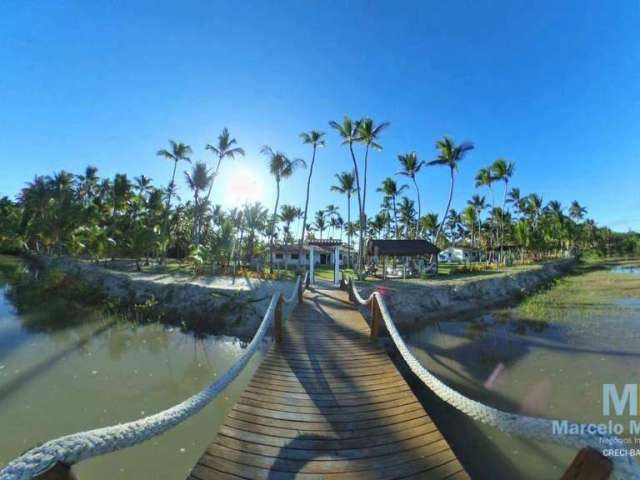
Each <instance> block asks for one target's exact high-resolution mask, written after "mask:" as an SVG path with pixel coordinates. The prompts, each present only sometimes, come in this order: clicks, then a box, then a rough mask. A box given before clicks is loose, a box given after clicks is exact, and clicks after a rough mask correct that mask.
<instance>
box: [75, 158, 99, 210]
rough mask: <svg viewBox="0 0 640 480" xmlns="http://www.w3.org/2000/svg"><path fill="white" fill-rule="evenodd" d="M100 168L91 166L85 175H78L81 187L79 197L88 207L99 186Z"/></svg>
mask: <svg viewBox="0 0 640 480" xmlns="http://www.w3.org/2000/svg"><path fill="white" fill-rule="evenodd" d="M97 173H98V167H94V166H93V165H89V166H88V167H87V168H85V170H84V175H78V180H79V181H80V185H79V187H78V196H79V197H80V199H81V200H82V201H83V203H84V204H85V205H86V204H87V202H88V201H90V200H91V199H92V198H93V197H94V195H95V194H96V190H97V186H98V175H97Z"/></svg>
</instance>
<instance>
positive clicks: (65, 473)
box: [33, 462, 78, 480]
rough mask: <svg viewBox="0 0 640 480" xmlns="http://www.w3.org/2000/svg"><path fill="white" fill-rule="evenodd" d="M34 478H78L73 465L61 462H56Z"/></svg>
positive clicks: (43, 479) (67, 479)
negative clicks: (72, 467)
mask: <svg viewBox="0 0 640 480" xmlns="http://www.w3.org/2000/svg"><path fill="white" fill-rule="evenodd" d="M33 478H34V480H78V477H77V475H76V474H75V473H74V472H73V471H72V470H71V467H70V466H68V465H65V464H64V463H61V462H57V463H55V464H54V465H53V467H51V468H50V469H49V470H47V471H46V472H43V473H41V474H40V475H36V476H35V477H33Z"/></svg>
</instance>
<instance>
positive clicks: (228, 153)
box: [204, 127, 244, 204]
mask: <svg viewBox="0 0 640 480" xmlns="http://www.w3.org/2000/svg"><path fill="white" fill-rule="evenodd" d="M237 143H238V142H237V141H236V139H235V138H231V136H230V135H229V130H228V129H227V128H226V127H225V128H223V129H222V133H221V134H220V135H218V144H217V145H215V146H214V145H211V144H209V143H208V144H207V145H206V146H205V147H204V148H205V150H209V151H211V152H212V153H213V154H214V155H215V156H216V157H218V163H217V164H216V170H215V172H213V175H212V178H211V183H210V184H209V191H208V192H207V197H206V199H205V202H204V203H205V204H206V203H207V202H208V201H209V197H210V196H211V189H212V188H213V182H215V180H216V178H218V175H219V174H220V164H221V163H222V160H223V159H224V158H226V157H228V158H231V159H233V158H235V156H236V155H241V156H243V157H244V150H243V149H242V148H240V147H234V145H237Z"/></svg>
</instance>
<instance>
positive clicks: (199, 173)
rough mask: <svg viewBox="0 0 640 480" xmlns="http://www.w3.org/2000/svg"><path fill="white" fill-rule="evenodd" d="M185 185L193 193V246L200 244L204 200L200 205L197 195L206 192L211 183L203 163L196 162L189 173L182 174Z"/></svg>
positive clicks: (210, 174)
mask: <svg viewBox="0 0 640 480" xmlns="http://www.w3.org/2000/svg"><path fill="white" fill-rule="evenodd" d="M184 176H185V179H186V181H187V185H189V188H190V189H191V190H192V191H193V203H194V221H193V227H192V241H193V244H194V245H198V244H199V243H200V226H201V224H202V222H201V220H202V217H203V216H204V208H202V207H203V206H204V205H206V200H204V201H203V202H202V204H201V202H200V198H199V194H200V192H203V191H204V190H206V188H207V187H208V186H210V185H211V183H212V182H213V177H214V176H213V174H212V173H211V172H210V171H209V170H208V169H207V164H206V163H204V162H196V163H195V165H193V167H192V168H191V172H184Z"/></svg>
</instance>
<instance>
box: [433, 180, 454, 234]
mask: <svg viewBox="0 0 640 480" xmlns="http://www.w3.org/2000/svg"><path fill="white" fill-rule="evenodd" d="M454 183H455V177H454V172H453V168H452V169H451V186H450V188H449V201H448V202H447V208H446V209H445V210H444V217H442V221H441V222H440V225H439V226H438V230H437V231H436V238H435V241H434V242H433V243H434V244H435V245H438V239H439V238H440V233H441V232H442V228H443V227H444V224H445V222H446V221H447V215H449V208H450V207H451V200H452V199H453V185H454Z"/></svg>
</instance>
